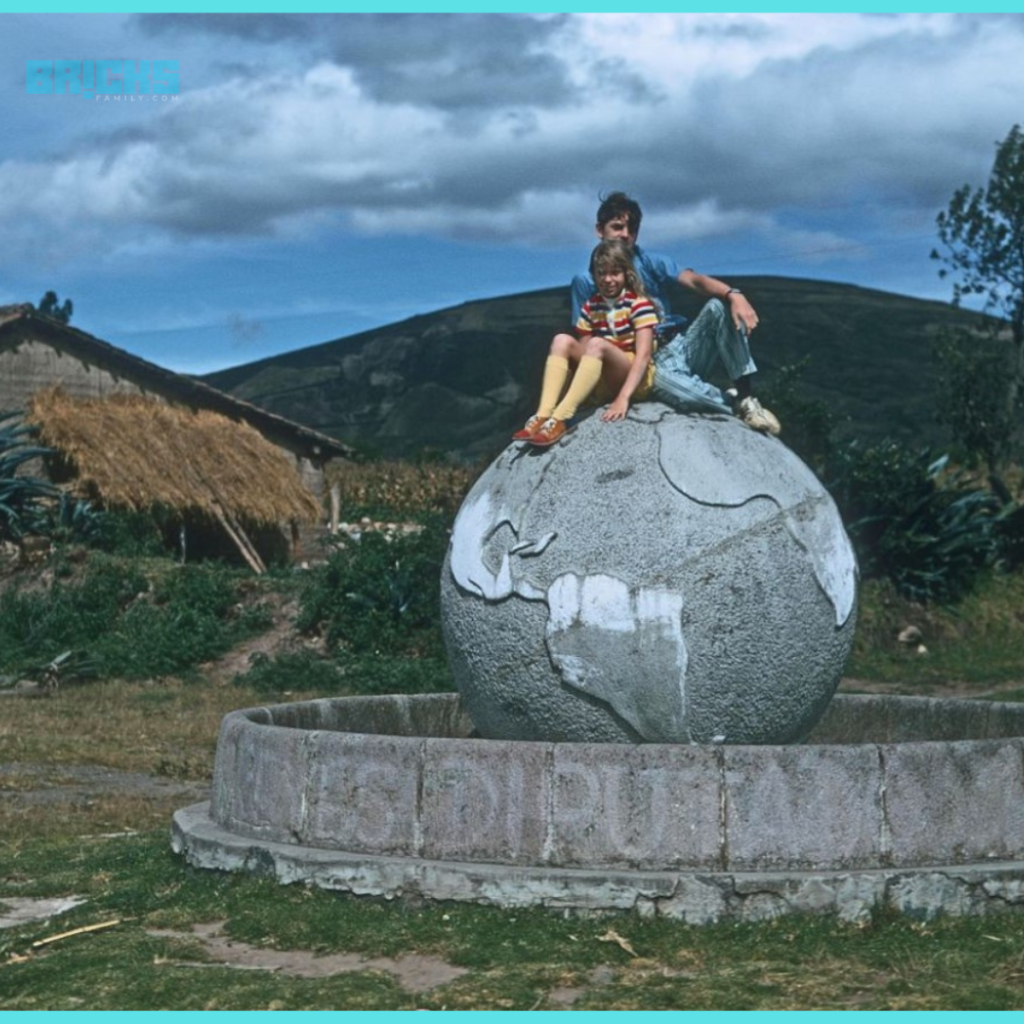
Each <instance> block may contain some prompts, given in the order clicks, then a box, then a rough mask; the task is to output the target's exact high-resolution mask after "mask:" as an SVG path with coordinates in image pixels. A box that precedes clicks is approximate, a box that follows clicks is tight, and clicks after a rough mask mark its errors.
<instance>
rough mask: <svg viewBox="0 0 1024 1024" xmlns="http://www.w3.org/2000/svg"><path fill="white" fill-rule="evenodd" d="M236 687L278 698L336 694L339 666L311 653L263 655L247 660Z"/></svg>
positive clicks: (338, 682)
mask: <svg viewBox="0 0 1024 1024" xmlns="http://www.w3.org/2000/svg"><path fill="white" fill-rule="evenodd" d="M233 682H234V684H235V686H247V687H249V688H250V689H252V690H255V691H256V693H259V694H265V695H271V696H280V695H282V694H286V693H308V692H310V691H325V692H331V691H333V692H337V691H338V690H340V689H341V687H342V673H341V670H340V669H339V667H338V666H337V665H336V664H335V663H334V662H333V661H328V660H326V659H325V658H321V657H318V656H317V655H316V654H314V653H313V652H312V651H296V652H294V653H285V654H277V655H275V656H273V657H271V656H270V655H267V654H263V653H262V652H257V653H256V654H253V655H252V656H251V657H250V659H249V668H248V670H247V671H246V672H244V673H240V674H239V675H237V676H235V678H234V680H233Z"/></svg>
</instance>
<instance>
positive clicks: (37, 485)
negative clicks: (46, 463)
mask: <svg viewBox="0 0 1024 1024" xmlns="http://www.w3.org/2000/svg"><path fill="white" fill-rule="evenodd" d="M20 416H21V414H20V413H0V538H5V539H14V540H18V539H19V538H21V537H23V536H24V535H25V534H27V533H39V532H45V531H44V530H43V529H42V527H43V526H44V524H45V523H46V521H47V519H48V516H49V506H50V504H51V503H52V502H53V500H54V499H56V498H58V497H59V496H60V490H59V489H58V488H57V487H54V486H53V484H51V483H49V482H48V481H46V480H42V479H40V478H39V477H35V476H30V475H27V474H24V473H20V472H19V470H20V468H21V467H22V466H23V465H24V464H25V463H27V462H30V461H31V460H32V459H37V458H40V457H42V456H44V455H49V454H51V452H52V449H50V448H44V447H42V446H40V445H36V444H33V443H32V441H31V438H32V435H33V433H34V428H33V427H32V426H31V425H29V424H26V423H23V422H21V419H20Z"/></svg>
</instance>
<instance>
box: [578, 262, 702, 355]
mask: <svg viewBox="0 0 1024 1024" xmlns="http://www.w3.org/2000/svg"><path fill="white" fill-rule="evenodd" d="M633 266H634V267H636V271H637V273H638V274H639V275H640V280H641V281H643V283H644V290H645V291H646V292H647V296H648V298H650V300H651V301H652V302H653V303H654V307H655V309H657V311H658V319H659V320H660V321H661V322H660V324H659V326H658V329H657V333H658V334H659V335H661V336H662V337H665V336H668V335H672V334H675V333H677V332H678V331H681V330H682V329H683V327H685V326H686V317H684V316H673V315H672V310H671V308H670V307H669V304H668V300H667V299H666V297H665V286H666V285H667V284H668V283H669V282H670V281H678V280H679V275H680V274H681V273H682V271H681V270H680V269H679V265H678V264H677V263H676V261H675V260H674V259H672V257H671V256H659V255H657V254H655V253H649V252H645V251H644V250H643V249H641V248H640V246H639V245H637V246H634V247H633ZM596 290H597V289H596V287H595V285H594V282H593V280H592V278H591V277H590V275H589V274H578V275H577V276H576V277H574V278H573V279H572V322H573V323H576V321H577V320H579V318H580V310H581V309H582V308H583V303H584V302H586V301H587V299H589V298H590V296H591V295H593V294H594V292H595V291H596Z"/></svg>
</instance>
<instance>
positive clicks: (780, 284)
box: [203, 276, 973, 458]
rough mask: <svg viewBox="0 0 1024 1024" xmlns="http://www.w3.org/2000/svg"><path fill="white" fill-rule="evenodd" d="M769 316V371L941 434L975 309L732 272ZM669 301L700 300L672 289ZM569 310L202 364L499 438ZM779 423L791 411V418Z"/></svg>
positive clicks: (524, 303)
mask: <svg viewBox="0 0 1024 1024" xmlns="http://www.w3.org/2000/svg"><path fill="white" fill-rule="evenodd" d="M730 282H732V283H735V284H736V285H738V286H739V287H742V288H743V290H744V292H745V293H746V294H747V295H748V297H749V298H750V299H751V301H752V302H753V304H754V305H755V307H756V308H757V311H758V314H759V315H760V318H761V326H760V328H759V329H758V331H757V332H756V334H755V336H754V358H755V359H756V360H757V362H758V365H759V367H760V369H761V371H762V381H763V383H762V388H764V389H770V386H771V379H772V376H773V371H777V370H778V369H779V368H780V367H783V366H786V365H791V364H795V363H798V362H800V361H801V360H804V359H805V358H806V359H807V360H808V362H807V366H806V369H805V371H804V374H803V377H802V381H803V386H804V390H805V393H806V396H807V397H808V398H818V399H823V400H825V401H827V402H828V403H829V405H830V406H831V407H832V409H833V410H834V412H835V413H836V414H837V416H838V418H839V419H840V421H841V428H840V429H841V431H842V432H844V433H849V434H855V435H857V436H860V437H863V438H864V439H865V440H877V439H880V438H882V437H886V436H891V437H894V438H898V439H900V440H902V441H906V442H909V443H912V444H915V445H916V444H921V445H924V444H931V445H940V444H943V443H945V440H946V439H945V437H944V435H943V433H942V430H941V428H940V427H939V425H938V423H937V422H936V419H935V409H934V406H935V399H934V377H935V364H934V361H933V358H932V345H933V341H934V339H935V336H936V333H937V332H938V330H939V329H940V328H941V327H942V326H943V325H945V324H950V323H953V322H965V321H968V320H971V319H972V318H973V315H972V314H969V313H965V312H961V311H959V310H955V309H953V308H952V307H951V306H949V305H948V304H946V303H942V302H930V301H925V300H921V299H913V298H907V297H905V296H900V295H894V294H891V293H888V292H882V291H875V290H872V289H867V288H858V287H854V286H852V285H843V284H834V283H830V282H824V281H811V280H800V279H794V278H783V277H747V278H739V277H734V276H730ZM678 292H679V294H678V296H677V299H676V300H674V302H673V306H674V308H676V309H678V310H679V311H682V312H686V313H689V315H691V316H692V315H694V313H695V312H696V311H697V310H698V309H699V308H700V304H699V300H697V297H696V296H694V295H692V293H688V292H686V291H685V290H684V289H679V290H678ZM568 321H569V297H568V289H567V288H565V287H559V288H552V289H547V290H545V291H539V292H530V293H525V294H520V295H510V296H505V297H502V298H495V299H486V300H481V301H476V302H467V303H464V304H463V305H461V306H455V307H453V308H451V309H444V310H440V311H438V312H435V313H428V314H424V315H422V316H415V317H412V318H411V319H409V320H404V321H402V322H401V323H396V324H391V325H388V326H386V327H381V328H377V329H375V330H372V331H365V332H363V333H361V334H355V335H351V336H349V337H346V338H339V339H337V340H335V341H329V342H326V343H324V344H321V345H315V346H312V347H310V348H304V349H300V350H298V351H295V352H290V353H287V354H286V355H281V356H275V357H273V358H269V359H264V360H260V361H259V362H255V363H249V364H246V365H243V366H237V367H233V368H232V369H230V370H223V371H220V372H218V373H214V374H210V375H208V376H206V377H205V378H203V379H204V380H206V381H207V382H208V383H210V384H212V385H213V386H214V387H217V388H220V389H222V390H224V391H227V392H229V393H231V394H233V395H235V396H237V397H238V398H242V399H245V400H247V401H250V402H253V403H255V404H256V405H260V406H262V407H263V408H265V409H268V410H270V411H271V412H275V413H278V414H279V415H281V416H286V417H288V418H289V419H292V420H295V421H297V422H299V423H302V424H305V425H307V426H309V427H313V428H315V429H317V430H320V431H322V432H324V433H326V434H330V435H332V436H334V437H338V438H340V439H341V440H344V441H346V442H348V443H350V444H352V445H355V446H357V447H360V448H363V449H365V450H367V451H370V452H375V453H380V454H384V455H389V456H406V455H410V454H412V453H414V452H415V451H417V450H419V449H421V448H423V447H430V448H436V449H441V450H443V451H449V452H452V453H455V454H457V455H459V456H461V457H463V458H478V457H482V456H489V455H492V454H495V453H496V452H498V451H499V450H500V449H501V448H503V447H504V445H505V444H506V443H507V440H508V435H509V434H510V433H511V431H512V430H514V429H515V428H516V427H518V426H519V425H520V424H521V421H522V420H524V419H525V418H526V416H527V415H529V414H530V413H531V412H532V411H533V405H534V403H535V401H536V395H537V389H538V387H539V380H540V374H541V369H542V366H543V362H544V357H545V355H546V353H547V346H548V342H549V341H550V338H551V336H552V335H553V334H554V333H555V332H557V331H559V330H564V329H565V328H566V327H567V325H568ZM784 426H785V425H784Z"/></svg>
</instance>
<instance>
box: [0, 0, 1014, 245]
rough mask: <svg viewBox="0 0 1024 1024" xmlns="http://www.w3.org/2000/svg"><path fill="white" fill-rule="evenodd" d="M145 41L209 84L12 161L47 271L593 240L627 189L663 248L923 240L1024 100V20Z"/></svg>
mask: <svg viewBox="0 0 1024 1024" xmlns="http://www.w3.org/2000/svg"><path fill="white" fill-rule="evenodd" d="M132 24H133V25H134V26H135V28H136V30H137V31H141V32H143V33H144V34H145V36H146V37H147V38H150V39H160V40H164V39H166V40H171V39H173V40H175V45H176V46H178V47H180V48H181V52H182V54H183V56H184V57H187V58H188V62H189V66H190V67H196V68H198V67H203V68H206V69H207V70H206V71H205V72H204V74H206V75H207V77H206V78H205V79H204V80H201V81H199V82H198V83H197V84H193V85H190V86H189V87H188V88H187V89H186V90H185V91H184V93H183V95H182V97H181V99H180V100H179V101H178V102H176V103H175V104H173V105H172V106H171V107H170V109H166V110H164V109H161V110H159V111H157V112H154V113H153V114H152V115H151V116H149V117H147V118H145V119H139V120H138V121H136V122H135V123H133V124H130V125H127V126H126V125H124V124H120V125H119V126H118V127H117V128H116V129H113V130H109V131H105V132H97V131H93V133H92V134H91V136H88V137H85V138H79V139H77V140H76V141H75V143H74V144H73V145H71V144H67V145H65V146H64V148H63V149H62V150H58V151H56V152H54V153H53V154H51V155H48V156H45V157H38V158H36V159H30V158H27V157H23V158H20V159H8V160H6V161H4V162H3V163H2V164H0V224H3V225H4V226H5V230H7V231H8V232H14V236H15V237H17V238H34V239H35V242H36V246H37V247H38V248H40V249H41V250H42V253H43V256H44V258H52V259H54V260H56V259H58V258H59V257H60V255H61V253H63V254H65V255H68V254H71V255H74V254H75V253H76V252H79V251H80V250H81V248H82V247H83V246H84V247H86V248H94V247H95V246H96V245H97V243H98V242H99V244H100V248H101V251H104V252H118V251H124V249H125V248H126V247H133V246H134V247H138V246H142V245H145V244H146V241H145V240H146V238H147V235H148V236H149V237H150V240H151V243H150V244H153V245H164V244H172V243H173V242H174V240H179V241H186V242H189V243H191V244H194V243H196V242H200V241H205V240H217V239H231V238H252V237H257V236H274V235H290V236H295V235H302V234H303V233H304V232H316V231H321V230H327V229H330V230H338V229H341V228H345V229H347V230H351V231H355V232H356V233H357V234H359V233H362V234H366V235H381V234H389V233H394V234H404V235H417V234H418V235H423V236H443V237H448V238H453V239H459V240H468V241H483V242H498V243H523V244H527V245H539V246H558V245H565V244H566V240H567V239H572V240H573V241H574V242H575V241H576V240H579V239H580V238H589V231H590V224H591V221H592V218H593V210H594V209H595V208H596V201H597V196H598V194H599V193H600V192H602V191H607V190H609V189H611V188H625V189H627V190H628V191H630V192H633V193H634V194H636V195H637V196H638V197H639V198H640V199H641V201H642V202H643V203H644V207H645V211H646V212H647V213H648V214H649V216H648V218H647V219H646V220H645V228H644V231H645V238H646V239H648V240H650V241H654V240H658V241H662V242H664V243H665V244H670V243H672V242H673V241H678V240H693V239H707V238H712V237H715V236H718V235H720V236H725V237H750V236H753V235H756V236H757V237H759V238H761V239H765V240H771V241H772V242H773V243H774V244H776V245H779V246H788V245H797V244H798V245H802V246H803V247H804V248H805V250H806V251H807V252H808V253H810V252H812V251H813V250H814V249H817V248H820V249H822V250H823V251H824V250H825V249H827V248H828V247H832V248H833V249H841V248H842V247H844V246H845V247H847V248H849V247H850V246H851V245H854V244H855V243H856V239H857V237H858V235H859V232H860V231H861V230H862V229H863V228H864V227H865V226H866V225H870V226H872V228H873V229H874V230H875V231H876V232H877V231H878V230H880V229H884V228H885V226H887V225H890V226H891V227H892V229H893V230H897V229H899V230H909V229H914V230H920V229H921V225H923V224H926V223H928V222H929V221H930V220H931V221H933V218H934V211H935V209H936V208H937V207H938V206H941V205H943V204H944V202H945V201H946V200H947V199H948V197H949V195H950V194H951V192H952V190H953V189H954V188H956V187H957V186H959V185H960V184H962V183H963V182H964V181H969V180H970V181H976V182H979V183H980V181H982V180H984V177H985V175H986V174H987V170H988V167H989V166H990V164H991V158H992V155H993V154H994V146H993V144H994V142H995V141H996V139H998V138H1000V137H1002V136H1003V135H1005V133H1006V131H1007V130H1008V129H1009V127H1010V125H1011V124H1012V123H1013V121H1014V119H1015V118H1016V119H1019V116H1018V108H1019V97H1020V96H1021V95H1024V62H1022V61H1020V60H1019V54H1020V53H1021V52H1024V50H1022V47H1024V19H1021V18H1020V17H1006V18H1002V17H995V16H958V15H899V16H869V15H852V14H850V15H781V14H776V15H767V14H765V15H715V16H713V17H712V16H702V15H696V14H692V15H668V14H653V15H636V16H634V15H580V16H570V15H558V16H544V17H524V16H511V15H508V16H506V15H345V16H319V15H214V16H206V15H202V16H199V15H196V16H189V15H142V16H138V17H137V18H135V19H134V20H133V22H132ZM225 41H229V42H230V43H231V45H230V46H226V45H225ZM225 51H229V52H230V53H231V57H232V62H233V63H232V65H231V66H229V65H227V64H226V63H224V62H223V60H222V57H223V52H225ZM211 55H217V60H216V61H212V57H211ZM204 61H205V62H210V61H212V62H210V63H204ZM42 229H47V230H48V231H49V232H50V234H49V235H47V234H46V232H45V231H43V230H42ZM54 229H60V232H61V233H60V234H59V235H54V234H53V231H54ZM8 237H11V235H10V234H8ZM40 239H42V241H40ZM850 251H853V250H850Z"/></svg>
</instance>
